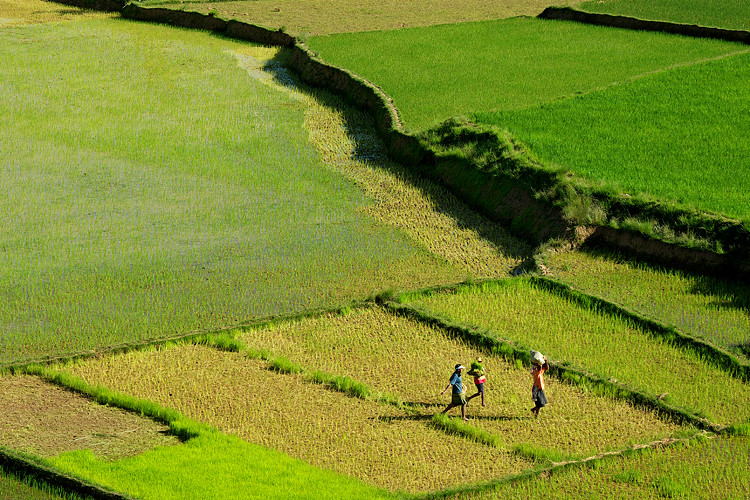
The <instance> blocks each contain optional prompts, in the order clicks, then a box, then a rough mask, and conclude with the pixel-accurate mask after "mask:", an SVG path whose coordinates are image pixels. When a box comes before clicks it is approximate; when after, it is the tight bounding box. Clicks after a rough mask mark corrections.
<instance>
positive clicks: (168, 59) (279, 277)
mask: <svg viewBox="0 0 750 500" xmlns="http://www.w3.org/2000/svg"><path fill="white" fill-rule="evenodd" d="M0 37H2V38H3V39H4V42H3V43H2V48H0V51H2V55H0V57H1V58H2V60H3V61H4V63H3V65H2V67H3V70H2V71H3V77H4V82H5V84H4V85H5V89H6V94H5V96H6V99H4V100H3V102H2V109H3V113H2V118H0V122H2V126H3V130H4V134H3V136H2V138H0V143H1V144H2V150H3V151H4V155H3V163H2V167H0V168H2V176H1V177H0V187H1V188H2V190H3V192H5V193H8V196H7V197H4V198H3V199H2V201H0V215H1V216H2V218H3V220H5V221H7V224H8V225H7V226H6V227H7V229H8V232H6V233H4V236H3V250H4V256H5V258H4V259H3V261H2V264H0V276H2V283H3V285H2V288H0V295H1V296H2V297H3V300H2V301H0V318H1V322H2V325H3V330H4V334H3V335H2V337H1V338H0V346H2V349H0V353H2V354H0V362H2V363H6V364H7V363H11V362H19V361H22V360H29V359H39V358H41V357H44V356H55V355H69V354H73V353H75V352H80V351H90V350H95V349H98V348H101V347H105V346H107V345H113V344H127V343H133V342H140V341H144V340H146V339H149V338H155V337H169V336H174V335H183V334H185V333H189V332H196V331H205V330H213V329H219V328H222V327H227V326H232V325H233V324H237V323H240V322H246V321H250V320H253V319H257V318H262V317H267V316H271V315H279V314H292V313H298V312H301V311H303V310H307V309H314V308H318V307H329V306H331V305H336V304H341V303H346V302H348V301H350V300H356V299H361V298H363V297H366V296H367V295H368V294H371V293H376V292H378V291H381V290H385V289H399V288H403V287H405V286H409V287H411V286H414V285H422V286H424V285H428V284H430V283H433V284H434V283H444V282H446V281H448V282H451V281H453V282H455V281H460V280H462V279H465V278H466V277H467V276H469V275H472V276H479V275H488V274H489V275H491V274H497V273H501V274H503V273H507V271H508V270H509V269H511V268H512V267H514V266H515V265H517V262H518V261H519V259H522V258H524V256H525V255H528V252H529V250H528V248H526V247H524V245H523V244H521V243H520V242H517V241H515V240H514V239H513V238H510V237H509V236H507V235H506V234H505V233H504V232H503V230H502V229H499V228H496V227H489V224H488V221H486V220H482V219H481V218H478V217H477V216H476V215H475V214H472V213H470V212H469V211H468V210H467V209H466V208H465V207H462V206H461V204H460V203H458V202H457V200H455V198H450V197H447V196H442V195H441V192H440V191H439V190H436V189H435V188H430V187H429V186H428V185H427V184H426V183H424V182H423V181H422V182H420V184H419V185H417V186H416V187H415V186H412V181H411V180H410V179H409V178H408V176H405V175H402V174H399V173H398V172H396V171H394V170H393V169H394V168H395V167H393V165H392V164H391V165H390V167H389V166H388V165H385V164H383V162H384V161H385V160H384V159H383V158H384V154H383V151H382V146H380V148H381V151H380V152H378V151H374V152H371V153H372V154H369V153H368V154H367V155H366V157H364V156H360V157H358V158H355V155H354V154H353V153H352V152H351V151H352V150H353V147H354V146H353V144H354V140H355V139H357V138H358V137H356V136H352V135H351V134H349V133H348V132H347V130H351V129H350V128H348V126H349V123H348V121H347V120H348V119H347V118H346V115H345V113H344V112H343V111H341V110H339V111H338V112H327V114H326V113H324V112H323V111H321V109H323V106H322V105H321V104H317V105H314V103H315V102H317V101H316V99H315V98H313V97H310V98H303V97H300V95H299V92H297V93H293V92H291V91H289V90H279V88H275V87H274V86H272V85H269V83H268V82H264V81H262V79H259V78H258V77H257V74H261V73H263V72H262V71H261V70H260V68H261V67H262V66H263V64H264V63H263V62H262V61H265V60H268V59H270V58H273V57H274V54H275V53H274V52H269V51H267V50H266V51H264V50H259V49H253V48H249V47H248V46H247V44H238V43H234V42H230V41H228V40H221V39H216V38H215V37H210V36H208V35H207V34H203V33H194V32H189V31H183V30H176V29H172V28H166V27H159V26H151V25H144V24H138V23H132V22H126V21H120V20H117V19H105V20H92V21H80V22H75V23H64V24H59V25H53V24H38V25H34V26H23V27H6V28H4V29H3V30H2V31H0ZM83 40H85V41H86V43H80V42H81V41H83ZM21 42H23V43H21ZM254 50H255V51H256V52H257V53H256V54H255V56H254V55H253V54H252V52H253V51H254ZM248 51H249V52H250V53H248ZM256 56H257V57H256ZM113 60H116V61H118V63H117V64H114V63H112V62H111V61H113ZM35 75H38V77H37V76H35ZM143 75H149V76H148V78H145V79H144V78H143ZM268 80H271V79H268ZM277 87H279V86H278V85H277ZM134 89H138V91H134ZM329 100H330V99H329ZM82 103H90V105H89V104H86V105H82ZM354 125H356V123H354ZM368 126H369V127H370V130H371V125H370V124H368V123H367V122H366V121H364V122H363V119H362V118H360V123H359V126H358V127H359V128H358V129H357V130H359V132H356V133H357V135H358V136H362V138H365V137H364V136H365V135H366V132H364V130H367V127H368ZM369 134H370V135H371V136H372V135H373V133H372V132H371V131H370V132H369ZM280 138H284V140H280ZM347 148H349V149H347ZM371 149H372V148H371ZM377 155H379V157H378V156H377ZM49 158H54V161H52V162H50V161H48V159H49ZM378 158H380V159H378ZM358 167H362V168H358ZM381 167H382V168H381ZM389 168H390V171H389V170H388V169H389ZM346 169H348V172H349V174H347V173H346V172H344V170H346ZM367 172H369V174H368V173H367ZM347 175H348V177H347ZM357 176H358V177H357ZM419 186H422V187H426V188H427V191H426V192H425V193H423V194H414V195H413V196H409V197H408V198H406V199H408V200H410V202H413V203H414V204H412V203H409V202H407V203H403V202H402V201H401V200H403V199H404V197H403V195H404V194H406V193H418V192H420V187H419ZM363 189H367V192H366V193H365V192H364V191H363ZM430 189H431V190H432V193H430ZM432 195H435V196H432ZM435 200H437V201H435ZM415 204H416V205H415ZM394 207H398V208H397V210H392V208H394ZM417 207H418V209H416V208H417ZM384 208H385V209H384ZM368 212H369V213H368ZM415 215H416V217H415ZM417 218H418V219H419V220H421V222H419V223H414V224H412V223H411V221H414V220H415V219H417ZM378 219H380V220H378ZM431 223H435V224H438V225H441V226H442V227H444V228H445V229H446V231H445V232H443V233H437V232H435V231H432V230H430V229H429V227H430V224H431ZM403 228H408V230H407V229H403ZM451 229H455V230H451ZM407 233H408V234H407ZM433 235H437V236H433ZM484 235H486V236H487V237H484ZM462 247H467V248H468V247H471V248H477V249H479V248H483V250H481V252H483V253H484V257H481V259H484V260H483V261H482V262H479V260H477V259H473V258H470V259H469V260H467V258H466V254H456V251H455V249H456V248H462ZM428 248H429V250H428ZM451 254H452V255H451ZM477 254H478V253H477ZM332 256H334V258H332ZM82 331H85V332H86V334H85V335H79V334H78V333H76V332H82Z"/></svg>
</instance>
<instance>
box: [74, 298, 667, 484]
mask: <svg viewBox="0 0 750 500" xmlns="http://www.w3.org/2000/svg"><path fill="white" fill-rule="evenodd" d="M240 339H241V340H243V341H244V342H246V343H247V344H248V345H249V347H251V348H253V349H267V350H268V351H269V352H270V353H271V355H272V356H285V357H288V358H289V359H290V360H292V361H293V362H295V363H298V364H300V365H301V366H302V367H303V368H304V369H305V370H307V371H315V370H321V371H324V372H327V373H331V374H334V375H346V376H349V377H351V378H353V379H355V380H358V381H360V382H364V383H367V384H368V385H369V386H370V387H371V388H372V389H374V390H375V391H383V392H390V393H391V394H393V395H395V396H397V397H399V398H401V399H402V400H403V401H405V402H407V403H412V404H414V405H415V406H407V407H405V408H398V407H395V406H392V405H389V404H385V403H378V402H375V401H372V400H362V399H356V398H352V397H348V396H346V395H344V394H342V393H339V392H335V391H332V390H329V389H326V388H325V387H323V386H321V385H317V384H314V383H311V382H309V381H307V380H306V379H305V377H304V376H303V375H289V374H279V373H276V372H273V371H271V370H269V368H268V366H269V365H268V363H267V362H265V361H261V360H257V359H250V358H248V357H247V356H245V355H243V354H240V353H227V352H221V351H217V350H214V349H213V348H210V347H203V346H192V345H185V346H178V347H172V348H164V349H153V350H148V351H138V352H136V351H132V352H130V353H126V354H120V355H114V356H107V357H101V358H96V359H90V360H88V361H85V362H80V363H75V364H71V365H68V366H65V367H63V369H64V371H67V372H69V373H71V374H73V375H76V376H79V377H81V378H83V379H84V380H86V381H87V382H88V383H90V384H94V385H97V384H100V385H103V386H105V387H108V388H110V389H113V390H116V391H120V392H123V393H126V394H130V395H133V396H135V397H138V398H142V399H148V400H151V401H154V402H156V403H158V404H160V405H162V406H165V407H169V408H174V409H177V410H179V411H181V412H183V413H184V414H185V415H186V416H188V417H189V418H192V419H195V420H198V421H201V422H204V423H207V424H210V425H212V426H215V427H217V428H218V429H220V430H222V431H224V432H228V433H232V434H236V435H238V436H240V437H242V438H243V439H245V440H247V441H250V442H253V443H257V444H260V445H263V446H268V447H271V448H274V449H277V450H279V451H282V452H284V453H287V454H289V455H291V456H293V457H296V458H300V459H302V460H304V461H306V462H308V463H311V464H313V465H315V466H318V467H322V468H327V469H332V470H334V471H336V472H340V473H343V474H347V475H351V476H354V477H357V478H359V479H361V480H364V481H366V482H368V483H371V484H374V485H377V486H380V487H385V488H387V489H389V490H391V491H409V492H426V491H434V490H436V489H441V488H447V487H451V486H458V485H466V484H471V483H476V482H481V481H486V480H489V479H493V478H502V477H505V476H507V475H509V474H514V473H518V472H521V471H523V470H527V469H530V468H532V467H533V466H534V464H533V463H531V462H529V461H528V460H525V459H523V458H521V457H520V456H518V455H516V454H514V453H512V448H513V446H514V445H518V444H531V445H532V446H534V447H536V448H542V449H549V450H554V451H558V452H562V453H563V454H565V455H570V454H574V455H578V456H588V454H592V455H593V454H595V453H598V452H602V451H608V450H612V449H622V448H628V447H630V446H631V445H632V444H634V443H644V442H650V441H652V440H655V439H661V438H665V437H670V436H672V435H673V434H674V433H675V432H677V431H679V429H680V427H679V426H677V425H674V424H670V423H667V422H663V421H661V420H659V419H658V418H656V417H655V416H654V415H653V414H650V413H648V412H643V411H641V410H639V409H636V408H633V407H631V406H629V405H627V404H625V403H622V402H618V401H613V400H610V399H607V398H600V397H595V396H592V395H587V394H584V393H582V392H581V391H580V390H578V389H575V388H573V387H571V386H567V385H564V384H561V383H558V382H557V381H555V380H549V383H548V390H547V392H548V396H549V399H550V405H549V406H548V407H547V408H545V410H544V411H543V413H542V416H541V417H540V419H539V420H534V419H533V418H531V415H530V413H529V412H528V409H529V408H530V407H531V406H532V404H531V403H530V401H529V397H530V394H529V393H530V377H529V375H528V373H527V371H526V369H525V368H518V367H516V365H515V364H512V365H511V364H508V363H506V362H504V361H502V360H500V359H497V358H493V357H491V356H486V355H485V358H486V363H485V364H486V367H487V369H488V372H489V382H488V389H487V391H488V392H487V403H488V404H487V406H486V407H484V408H482V407H481V406H480V403H479V400H478V399H476V400H473V401H472V402H471V403H470V404H469V407H468V415H469V418H470V422H469V423H470V424H471V425H474V426H476V427H479V428H482V429H484V430H486V431H488V432H491V433H493V434H497V435H499V436H500V437H501V444H500V446H498V447H491V446H487V445H484V444H480V443H475V442H472V441H469V440H467V439H465V438H461V437H457V436H450V435H447V434H445V433H443V432H442V431H440V430H437V429H435V428H433V427H432V426H431V425H430V422H431V417H432V415H433V414H435V413H437V412H439V411H440V410H442V409H443V408H444V406H445V405H446V404H447V403H448V401H449V399H448V398H449V396H448V395H446V396H442V397H441V396H439V392H440V391H441V390H442V389H443V388H444V387H445V385H446V384H447V380H448V377H449V375H450V374H451V372H452V370H453V365H454V364H455V363H457V362H461V363H463V364H468V363H470V362H471V360H472V359H473V358H474V357H475V356H477V355H478V354H480V353H479V352H478V351H476V350H474V349H473V348H471V347H469V346H467V345H465V344H463V343H461V342H458V341H456V340H453V339H450V338H448V337H446V336H445V335H443V334H442V333H441V332H439V331H436V330H434V329H431V328H427V327H424V326H422V325H419V324H416V323H414V322H413V321H411V320H407V319H404V318H401V317H396V316H392V315H390V314H388V313H387V312H385V311H383V310H381V309H379V308H373V309H362V310H357V311H354V312H351V313H350V314H348V315H345V316H340V317H339V316H322V317H318V318H313V319H306V320H301V321H298V322H293V323H288V324H282V325H279V326H276V327H273V328H267V329H260V330H252V331H249V332H247V333H246V334H244V335H241V336H240ZM466 382H467V385H469V387H470V389H469V390H470V393H471V392H473V385H472V384H471V381H470V379H469V378H468V377H467V380H466ZM452 414H453V415H457V414H458V410H453V412H452ZM473 457H481V460H477V459H476V458H473Z"/></svg>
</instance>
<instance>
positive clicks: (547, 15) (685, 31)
mask: <svg viewBox="0 0 750 500" xmlns="http://www.w3.org/2000/svg"><path fill="white" fill-rule="evenodd" d="M537 17H538V18H540V19H553V20H559V21H575V22H579V23H584V24H595V25H598V26H609V27H613V28H623V29H629V30H635V31H657V32H663V33H671V34H675V35H684V36H691V37H696V38H713V39H716V40H725V41H728V42H741V43H744V44H747V45H750V32H748V31H744V30H731V29H725V28H711V27H707V26H700V25H697V24H682V23H675V22H669V21H650V20H646V19H638V18H636V17H629V16H618V15H613V14H595V13H591V12H583V11H580V10H577V9H574V8H572V7H547V8H546V9H544V11H542V13H541V14H539V15H538V16H537Z"/></svg>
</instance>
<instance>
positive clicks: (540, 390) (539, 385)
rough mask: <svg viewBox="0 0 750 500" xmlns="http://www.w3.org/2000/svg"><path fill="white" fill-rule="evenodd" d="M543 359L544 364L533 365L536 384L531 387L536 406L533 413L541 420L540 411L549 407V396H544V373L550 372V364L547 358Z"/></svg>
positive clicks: (532, 369) (532, 370) (532, 398)
mask: <svg viewBox="0 0 750 500" xmlns="http://www.w3.org/2000/svg"><path fill="white" fill-rule="evenodd" d="M543 359H544V363H543V364H541V365H538V364H532V365H531V377H532V378H533V379H534V384H533V385H532V386H531V400H532V401H533V402H534V404H535V406H534V407H533V408H532V409H531V413H533V414H534V418H539V410H541V409H542V408H543V407H544V406H546V405H547V396H545V395H544V372H546V371H547V370H549V363H547V358H546V357H544V358H543Z"/></svg>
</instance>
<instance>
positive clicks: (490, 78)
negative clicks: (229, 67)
mask: <svg viewBox="0 0 750 500" xmlns="http://www.w3.org/2000/svg"><path fill="white" fill-rule="evenodd" d="M307 44H308V46H309V47H310V49H312V50H313V51H315V52H317V53H318V55H319V56H320V57H321V58H322V59H323V60H325V61H327V62H329V63H331V64H334V65H337V66H342V67H345V68H347V69H349V70H352V71H354V72H355V73H357V74H358V75H361V76H362V77H364V78H366V79H367V80H369V81H371V82H373V83H374V84H376V85H378V86H379V87H381V88H382V89H383V90H384V91H385V92H386V93H387V94H388V95H389V96H391V97H392V98H393V101H394V103H395V105H396V107H397V108H398V109H399V112H400V113H401V114H402V118H403V120H404V123H405V125H406V126H407V127H409V128H411V129H413V130H424V129H427V128H430V127H432V126H434V125H436V124H438V123H440V122H442V121H444V120H446V119H448V118H450V117H453V116H456V115H468V114H470V113H474V112H479V111H482V112H490V111H496V110H503V111H509V110H517V109H524V108H529V107H537V106H540V105H543V104H548V103H552V102H554V101H556V100H558V99H561V98H565V97H568V96H571V95H576V94H580V93H588V92H591V91H593V90H596V89H600V88H604V87H609V86H612V85H615V84H623V83H625V82H628V81H630V80H631V79H633V78H634V77H637V76H640V75H643V74H645V73H651V72H654V71H659V70H664V69H665V68H668V67H671V66H675V65H681V64H689V63H695V62H697V61H700V60H704V59H708V58H714V57H718V56H722V55H727V54H731V53H737V52H741V51H743V50H745V49H744V47H743V46H742V45H738V44H732V43H727V42H720V41H714V40H696V39H691V38H687V37H680V36H670V35H662V34H657V33H647V32H633V31H628V30H619V29H614V28H604V27H599V26H591V25H584V24H579V23H568V22H561V21H547V20H541V19H527V18H518V19H508V20H499V21H486V22H476V23H464V24H460V25H443V26H432V27H426V28H414V29H409V30H395V31H384V32H371V33H354V34H340V35H330V36H320V37H311V38H310V39H309V40H308V41H307ZM448 46H450V47H451V48H452V50H450V51H445V50H442V48H443V47H448ZM522 138H523V137H522Z"/></svg>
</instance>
